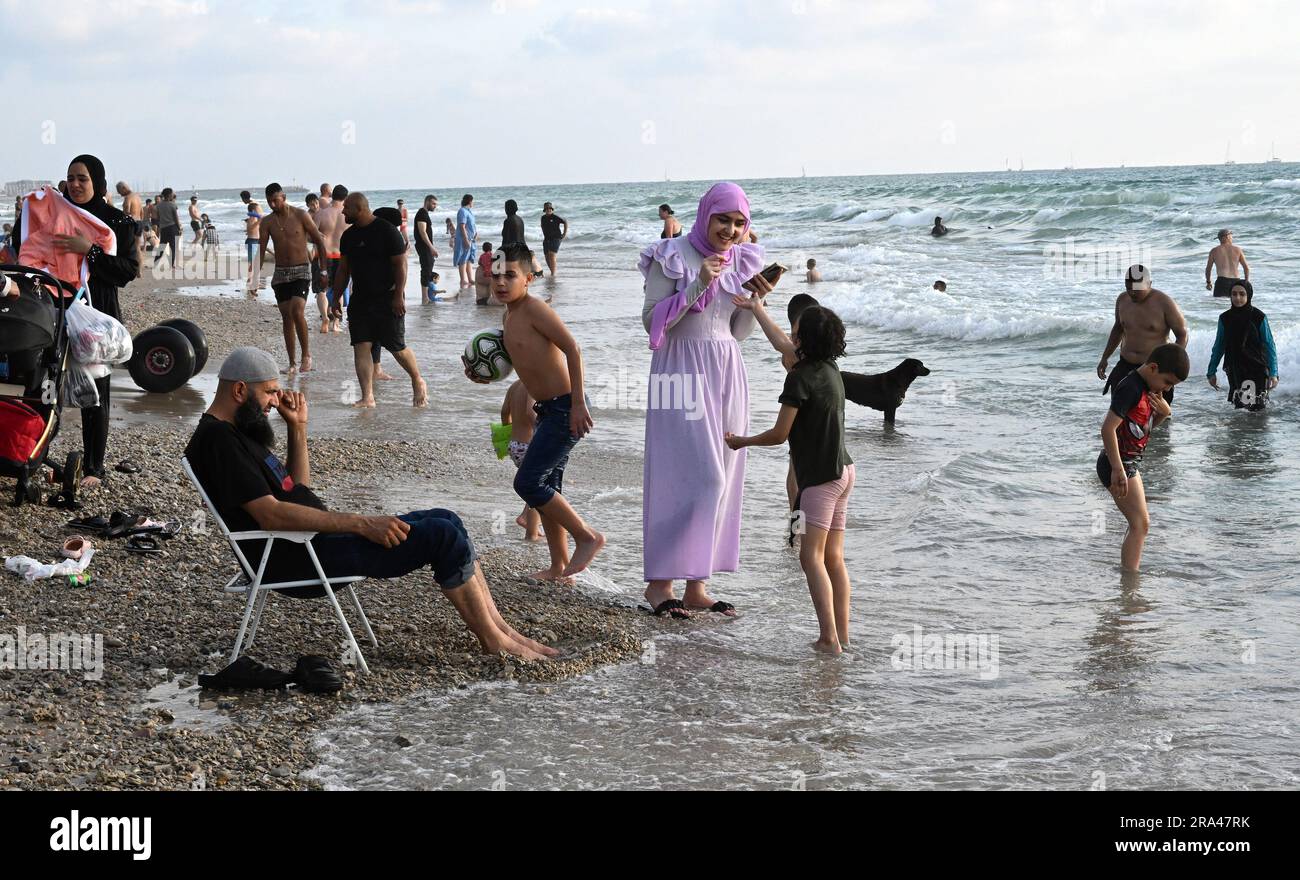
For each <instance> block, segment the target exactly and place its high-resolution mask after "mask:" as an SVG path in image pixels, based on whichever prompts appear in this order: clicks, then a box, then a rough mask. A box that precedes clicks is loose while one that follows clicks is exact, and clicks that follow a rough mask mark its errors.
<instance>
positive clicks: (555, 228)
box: [542, 202, 569, 278]
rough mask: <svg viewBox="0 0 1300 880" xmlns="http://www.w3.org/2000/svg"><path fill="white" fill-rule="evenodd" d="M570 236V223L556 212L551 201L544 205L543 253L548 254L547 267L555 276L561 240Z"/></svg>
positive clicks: (552, 275)
mask: <svg viewBox="0 0 1300 880" xmlns="http://www.w3.org/2000/svg"><path fill="white" fill-rule="evenodd" d="M568 237H569V223H568V221H567V220H565V219H564V218H563V217H561V216H560V215H559V214H557V213H555V208H554V206H552V205H551V203H550V202H547V203H546V204H545V205H542V253H544V254H545V255H546V268H548V269H550V270H551V277H552V278H554V277H555V255H556V254H558V253H559V252H560V242H562V241H564V239H566V238H568Z"/></svg>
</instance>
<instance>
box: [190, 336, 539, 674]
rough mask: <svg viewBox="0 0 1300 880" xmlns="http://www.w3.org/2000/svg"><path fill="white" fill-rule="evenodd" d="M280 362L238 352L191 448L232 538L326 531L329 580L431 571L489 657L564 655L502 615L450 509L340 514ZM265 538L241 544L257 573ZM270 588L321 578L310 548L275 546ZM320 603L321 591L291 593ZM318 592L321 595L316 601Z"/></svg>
mask: <svg viewBox="0 0 1300 880" xmlns="http://www.w3.org/2000/svg"><path fill="white" fill-rule="evenodd" d="M279 374H280V371H279V369H278V368H277V366H276V362H275V359H274V358H273V357H271V355H269V354H267V353H266V352H264V351H262V350H260V349H257V348H252V347H245V348H237V349H235V350H234V351H233V352H231V353H230V356H229V357H228V358H226V360H225V363H223V364H222V365H221V371H220V372H219V373H218V382H217V394H216V397H215V398H214V399H213V401H212V406H210V407H209V408H208V411H207V412H206V413H204V414H203V417H202V418H200V419H199V426H198V429H197V430H195V432H194V436H193V437H192V438H190V442H189V445H188V446H186V447H185V457H186V458H187V459H188V460H189V462H190V466H191V467H192V468H193V470H194V475H195V476H196V477H198V480H199V482H200V483H201V484H202V485H203V489H204V491H206V492H207V494H208V497H209V498H210V499H211V500H212V503H213V505H214V506H215V507H216V509H217V513H219V514H220V515H221V518H222V519H223V520H224V521H225V523H226V527H227V528H228V529H230V531H231V532H241V531H257V530H262V531H301V532H318V533H319V534H318V536H317V537H316V538H314V539H313V540H312V547H313V548H314V549H315V551H316V555H317V558H319V559H320V562H321V567H322V568H323V569H324V571H325V574H326V575H327V576H328V577H330V578H334V577H345V576H348V575H364V576H366V577H375V578H395V577H400V576H402V575H405V574H409V573H411V572H413V571H415V570H416V569H419V568H423V567H425V566H429V567H430V568H431V569H432V570H433V579H434V580H435V581H436V582H437V584H438V586H439V587H441V588H442V591H443V594H444V595H445V596H446V597H447V598H448V599H449V600H450V601H451V604H452V605H453V606H455V608H456V611H457V612H459V613H460V616H461V617H462V618H463V619H464V621H465V623H466V625H467V626H468V627H469V629H470V631H471V632H472V633H474V635H475V636H476V637H478V641H479V644H480V645H482V647H483V652H484V653H485V654H496V653H499V652H501V651H505V652H507V653H510V654H514V655H516V656H519V657H523V658H524V659H527V660H542V659H545V658H546V657H554V656H556V654H557V653H558V652H557V651H555V650H553V649H551V648H548V647H546V646H545V645H541V644H539V643H537V642H534V641H533V640H531V639H527V638H524V637H523V636H522V635H520V634H519V633H517V632H515V631H514V630H513V629H512V628H511V627H510V626H509V625H508V624H507V623H506V622H505V621H504V620H502V619H501V614H500V613H499V612H498V611H497V607H496V604H495V603H494V602H493V601H492V593H491V592H490V591H489V590H488V586H487V581H486V580H485V579H484V578H483V572H482V570H481V569H480V568H479V565H478V562H477V561H476V555H475V552H474V544H473V542H472V541H471V540H470V537H469V534H468V533H467V532H466V531H465V526H464V524H463V523H462V522H461V520H460V517H458V516H457V515H456V514H454V513H452V512H451V511H450V510H440V509H434V510H420V511H415V512H413V513H407V514H404V515H402V516H360V515H357V514H351V513H336V512H333V511H330V510H327V509H326V508H325V505H324V504H323V503H322V502H321V500H320V499H319V498H317V497H316V495H315V493H314V492H312V490H311V489H310V488H308V487H309V485H310V483H311V465H310V459H309V456H308V453H307V399H306V397H305V396H304V395H302V394H301V393H298V392H294V391H287V390H281V388H280V383H279ZM272 407H275V409H276V410H277V411H278V412H279V413H280V417H281V418H282V419H284V422H285V424H286V425H287V426H288V429H289V446H288V455H287V457H286V459H285V461H284V462H281V461H280V459H279V458H278V457H277V456H276V455H275V453H273V452H272V451H271V450H272V449H273V448H274V447H275V432H274V430H273V429H272V428H271V422H270V420H269V419H268V418H267V414H268V413H269V412H270V411H271V408H272ZM264 548H265V544H264V543H263V541H262V539H257V540H250V541H241V542H240V549H241V550H242V551H243V553H244V555H245V557H246V558H248V559H249V561H250V563H251V564H252V565H254V566H256V565H257V564H258V562H260V560H261V558H262V553H263V550H264ZM264 578H265V580H266V581H267V582H268V583H274V582H281V581H295V580H315V579H317V578H318V575H317V574H316V571H315V569H314V567H313V566H312V564H311V560H310V559H309V558H308V556H307V551H306V548H305V547H304V546H303V545H301V544H296V543H291V542H288V541H277V542H276V543H275V545H274V547H273V549H272V551H271V557H270V559H268V560H267V564H266V572H265V575H264ZM304 590H305V591H308V594H309V595H319V594H320V593H321V592H322V590H321V589H320V588H318V587H306V588H295V589H290V590H287V591H286V592H288V593H290V594H300V593H301V592H302V591H304ZM311 591H314V592H311Z"/></svg>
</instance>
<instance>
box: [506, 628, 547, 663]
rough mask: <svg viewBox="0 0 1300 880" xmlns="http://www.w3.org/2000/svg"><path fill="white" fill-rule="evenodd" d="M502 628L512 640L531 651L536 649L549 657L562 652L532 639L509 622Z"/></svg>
mask: <svg viewBox="0 0 1300 880" xmlns="http://www.w3.org/2000/svg"><path fill="white" fill-rule="evenodd" d="M502 629H504V630H505V633H506V635H507V636H509V637H510V638H511V640H513V641H515V642H517V643H519V644H520V645H522V646H523V647H525V648H527V649H529V650H530V651H536V652H537V653H539V654H544V655H545V656H547V657H558V656H560V652H559V651H557V650H555V649H554V648H552V647H551V646H550V645H543V644H542V643H541V642H535V641H533V640H532V639H530V638H528V637H527V636H525V635H523V634H522V633H520V632H518V631H517V630H516V629H515V628H514V627H512V626H511V625H510V624H508V623H507V624H505V625H504V626H503V627H502Z"/></svg>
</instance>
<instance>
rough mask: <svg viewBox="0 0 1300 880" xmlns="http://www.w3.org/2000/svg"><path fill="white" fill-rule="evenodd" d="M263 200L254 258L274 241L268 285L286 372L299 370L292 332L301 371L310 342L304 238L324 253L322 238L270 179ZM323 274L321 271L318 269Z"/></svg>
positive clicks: (304, 368) (308, 264)
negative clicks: (277, 314)
mask: <svg viewBox="0 0 1300 880" xmlns="http://www.w3.org/2000/svg"><path fill="white" fill-rule="evenodd" d="M266 203H267V205H269V206H270V208H271V213H270V214H268V215H266V216H265V217H263V218H262V222H261V224H260V227H261V228H260V229H259V230H258V252H257V261H258V265H259V266H260V265H261V263H262V262H263V261H264V260H265V259H266V242H267V239H268V238H269V239H270V240H271V241H272V242H273V243H274V244H275V274H274V275H272V276H271V289H272V290H273V291H275V302H276V305H278V306H279V307H280V320H281V322H282V323H283V325H284V347H285V348H286V349H287V350H288V352H289V369H288V373H289V375H293V374H294V373H295V372H297V371H298V365H297V362H296V361H295V359H294V344H293V339H294V334H295V333H297V336H298V341H299V343H300V344H301V345H302V372H304V373H305V372H307V371H308V370H310V369H311V343H310V341H309V339H308V334H307V312H306V307H307V290H308V289H309V288H310V287H311V259H310V257H308V255H307V241H308V239H310V240H311V242H312V243H313V244H315V245H316V250H317V252H318V253H326V252H327V249H326V246H325V239H324V238H323V237H322V236H321V234H320V230H319V229H317V228H316V224H315V223H313V222H312V221H311V217H309V216H307V212H306V211H304V210H303V209H302V208H291V207H289V202H288V199H286V198H285V195H284V189H283V188H281V186H280V184H278V183H272V184H269V185H268V186H267V187H266ZM321 274H322V275H324V272H323V271H322V272H321Z"/></svg>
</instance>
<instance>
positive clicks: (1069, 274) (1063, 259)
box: [1043, 238, 1155, 284]
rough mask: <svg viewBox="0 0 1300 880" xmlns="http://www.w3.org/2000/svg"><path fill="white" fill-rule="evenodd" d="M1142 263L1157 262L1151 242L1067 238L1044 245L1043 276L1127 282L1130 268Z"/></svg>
mask: <svg viewBox="0 0 1300 880" xmlns="http://www.w3.org/2000/svg"><path fill="white" fill-rule="evenodd" d="M1138 263H1140V264H1142V265H1143V266H1147V267H1150V266H1152V265H1154V264H1155V259H1154V251H1153V250H1152V249H1151V246H1150V245H1148V244H1139V243H1137V242H1119V243H1112V244H1105V245H1090V244H1087V243H1084V242H1078V241H1075V239H1073V238H1067V239H1065V241H1063V242H1061V243H1060V244H1049V245H1047V246H1046V247H1044V248H1043V277H1044V278H1050V279H1053V280H1057V281H1069V282H1076V283H1078V282H1086V281H1113V282H1116V283H1118V284H1123V283H1124V276H1125V274H1126V273H1127V272H1128V267H1129V266H1133V265H1136V264H1138Z"/></svg>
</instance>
